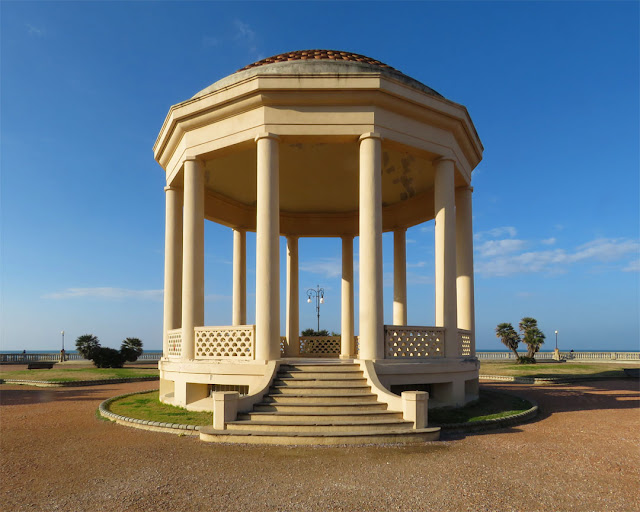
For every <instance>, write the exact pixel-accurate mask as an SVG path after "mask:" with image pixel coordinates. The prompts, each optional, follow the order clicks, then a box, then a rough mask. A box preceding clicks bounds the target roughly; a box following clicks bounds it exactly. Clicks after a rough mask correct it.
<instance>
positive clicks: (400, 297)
mask: <svg viewBox="0 0 640 512" xmlns="http://www.w3.org/2000/svg"><path fill="white" fill-rule="evenodd" d="M393 325H407V230H406V229H404V228H403V229H396V230H395V231H394V232H393Z"/></svg>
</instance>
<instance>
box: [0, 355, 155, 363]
mask: <svg viewBox="0 0 640 512" xmlns="http://www.w3.org/2000/svg"><path fill="white" fill-rule="evenodd" d="M161 357H162V354H161V353H160V352H151V353H142V354H141V355H140V357H138V361H160V358H161ZM64 360H65V361H87V362H88V360H87V359H85V358H84V357H82V356H81V355H80V354H76V353H65V355H64ZM38 361H43V362H51V361H54V362H58V361H60V352H38V353H28V354H20V353H18V354H1V353H0V364H1V363H5V364H23V363H24V364H27V363H33V362H38Z"/></svg>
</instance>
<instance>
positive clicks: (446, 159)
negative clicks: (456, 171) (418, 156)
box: [433, 155, 456, 164]
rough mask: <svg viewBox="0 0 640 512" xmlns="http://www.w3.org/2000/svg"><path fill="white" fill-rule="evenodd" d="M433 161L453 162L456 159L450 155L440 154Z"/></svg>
mask: <svg viewBox="0 0 640 512" xmlns="http://www.w3.org/2000/svg"><path fill="white" fill-rule="evenodd" d="M433 162H434V163H436V164H438V163H440V162H453V163H454V164H455V163H456V159H455V158H454V157H452V156H450V155H442V156H441V157H438V158H436V159H435V160H434V161H433Z"/></svg>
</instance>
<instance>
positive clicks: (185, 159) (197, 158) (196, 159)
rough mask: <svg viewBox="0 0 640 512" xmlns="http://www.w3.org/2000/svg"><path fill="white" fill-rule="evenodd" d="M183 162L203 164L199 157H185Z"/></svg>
mask: <svg viewBox="0 0 640 512" xmlns="http://www.w3.org/2000/svg"><path fill="white" fill-rule="evenodd" d="M182 162H183V163H184V162H202V160H201V159H200V157H198V156H197V155H189V156H185V157H184V159H183V160H182Z"/></svg>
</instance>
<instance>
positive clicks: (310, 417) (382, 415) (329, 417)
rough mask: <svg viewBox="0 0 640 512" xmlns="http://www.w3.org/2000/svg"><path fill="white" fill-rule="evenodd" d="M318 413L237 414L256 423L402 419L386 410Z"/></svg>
mask: <svg viewBox="0 0 640 512" xmlns="http://www.w3.org/2000/svg"><path fill="white" fill-rule="evenodd" d="M324 411H325V412H322V411H319V412H315V413H309V412H300V411H286V412H283V411H254V412H248V413H241V414H238V420H257V421H301V420H302V421H307V422H316V421H351V420H356V421H358V420H382V419H388V418H394V419H402V413H401V412H397V411H387V410H373V411H372V410H368V411H344V410H342V411H339V410H338V411H335V410H333V411H331V412H327V411H326V409H324Z"/></svg>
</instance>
